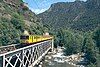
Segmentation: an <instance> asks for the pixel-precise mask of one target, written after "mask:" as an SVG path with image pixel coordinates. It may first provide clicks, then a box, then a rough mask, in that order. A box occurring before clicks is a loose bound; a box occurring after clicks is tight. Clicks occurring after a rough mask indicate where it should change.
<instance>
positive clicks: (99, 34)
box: [93, 28, 100, 53]
mask: <svg viewBox="0 0 100 67" xmlns="http://www.w3.org/2000/svg"><path fill="white" fill-rule="evenodd" d="M93 39H94V41H95V43H96V46H97V47H98V49H99V53H100V28H97V29H96V31H95V32H94V33H93Z"/></svg>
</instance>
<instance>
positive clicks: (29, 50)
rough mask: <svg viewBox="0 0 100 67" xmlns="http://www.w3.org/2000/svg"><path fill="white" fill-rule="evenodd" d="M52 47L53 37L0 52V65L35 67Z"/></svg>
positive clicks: (3, 66)
mask: <svg viewBox="0 0 100 67" xmlns="http://www.w3.org/2000/svg"><path fill="white" fill-rule="evenodd" d="M50 49H52V51H53V39H52V40H47V41H43V42H40V43H36V44H32V45H29V46H26V47H23V48H20V49H16V50H14V51H10V52H7V53H4V54H0V67H34V66H35V65H36V64H37V63H39V62H40V61H41V59H42V58H43V57H44V56H45V55H46V54H47V53H48V51H49V50H50Z"/></svg>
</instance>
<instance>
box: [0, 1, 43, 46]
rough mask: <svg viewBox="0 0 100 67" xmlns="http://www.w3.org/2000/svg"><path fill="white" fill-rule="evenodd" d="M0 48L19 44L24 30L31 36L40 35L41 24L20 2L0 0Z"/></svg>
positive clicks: (41, 30)
mask: <svg viewBox="0 0 100 67" xmlns="http://www.w3.org/2000/svg"><path fill="white" fill-rule="evenodd" d="M0 1H1V2H0V46H4V45H11V44H12V43H19V37H20V35H21V34H22V33H23V31H24V30H28V31H29V32H31V33H32V34H42V33H43V31H44V28H43V25H42V23H41V22H40V21H39V19H38V18H37V17H36V15H35V14H34V13H33V12H31V11H30V10H29V9H28V7H27V6H25V5H24V3H23V2H22V0H19V1H18V0H14V1H13V0H9V1H7V2H4V1H3V0H0Z"/></svg>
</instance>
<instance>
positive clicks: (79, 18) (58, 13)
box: [38, 0, 100, 31]
mask: <svg viewBox="0 0 100 67" xmlns="http://www.w3.org/2000/svg"><path fill="white" fill-rule="evenodd" d="M38 17H39V18H41V20H42V22H43V23H44V24H45V25H50V27H53V28H55V29H56V28H59V27H63V28H71V29H74V30H80V31H89V30H94V29H95V28H96V27H98V26H99V25H100V19H99V17H100V0H87V1H86V2H83V1H78V0H76V1H75V2H59V3H55V4H52V5H51V7H50V8H49V9H48V10H47V11H45V12H44V13H41V14H38Z"/></svg>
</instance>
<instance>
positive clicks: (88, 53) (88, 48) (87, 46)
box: [82, 36, 96, 64]
mask: <svg viewBox="0 0 100 67" xmlns="http://www.w3.org/2000/svg"><path fill="white" fill-rule="evenodd" d="M82 52H83V53H85V59H86V60H88V62H89V63H93V64H95V63H96V58H95V44H94V42H93V40H92V38H91V37H90V36H88V37H86V38H84V41H83V46H82Z"/></svg>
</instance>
